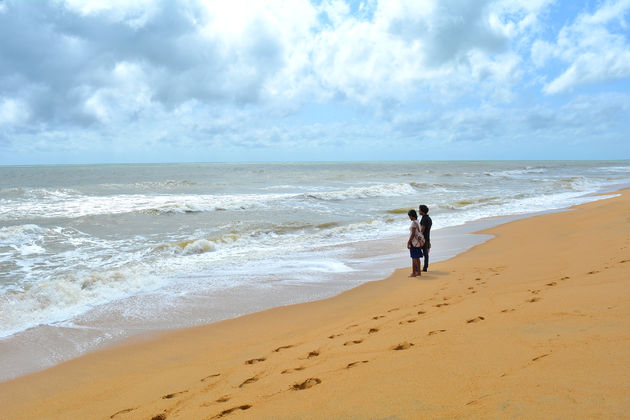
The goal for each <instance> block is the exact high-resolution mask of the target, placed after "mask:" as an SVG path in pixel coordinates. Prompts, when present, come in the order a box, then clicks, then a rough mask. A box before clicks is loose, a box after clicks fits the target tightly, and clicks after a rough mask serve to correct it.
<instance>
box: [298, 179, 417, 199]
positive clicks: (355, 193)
mask: <svg viewBox="0 0 630 420" xmlns="http://www.w3.org/2000/svg"><path fill="white" fill-rule="evenodd" d="M416 185H418V186H421V185H423V184H417V183H416ZM416 193H417V189H416V188H414V185H412V184H410V183H400V184H379V185H373V186H369V187H352V188H347V189H345V190H337V191H325V192H312V193H303V194H301V196H302V197H304V198H308V199H314V200H322V201H343V200H352V199H363V198H377V197H395V196H403V195H412V194H416Z"/></svg>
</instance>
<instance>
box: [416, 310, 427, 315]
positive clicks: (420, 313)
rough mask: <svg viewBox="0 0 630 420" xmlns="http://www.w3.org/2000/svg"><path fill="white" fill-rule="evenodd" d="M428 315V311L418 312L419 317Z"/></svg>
mask: <svg viewBox="0 0 630 420" xmlns="http://www.w3.org/2000/svg"><path fill="white" fill-rule="evenodd" d="M426 313H427V311H418V315H424V314H426Z"/></svg>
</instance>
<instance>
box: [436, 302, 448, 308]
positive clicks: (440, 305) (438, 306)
mask: <svg viewBox="0 0 630 420" xmlns="http://www.w3.org/2000/svg"><path fill="white" fill-rule="evenodd" d="M448 305H450V303H448V302H444V303H438V304H437V305H434V306H435V307H436V308H441V307H442V306H448Z"/></svg>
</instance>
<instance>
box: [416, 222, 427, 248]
mask: <svg viewBox="0 0 630 420" xmlns="http://www.w3.org/2000/svg"><path fill="white" fill-rule="evenodd" d="M415 222H416V223H415V224H416V241H418V243H419V244H420V245H418V248H422V247H423V246H424V244H425V240H424V235H423V234H422V230H421V228H420V223H418V221H417V220H415Z"/></svg>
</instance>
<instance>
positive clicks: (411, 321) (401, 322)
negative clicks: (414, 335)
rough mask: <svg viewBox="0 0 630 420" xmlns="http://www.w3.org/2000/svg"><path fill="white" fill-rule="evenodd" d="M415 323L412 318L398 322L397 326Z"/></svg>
mask: <svg viewBox="0 0 630 420" xmlns="http://www.w3.org/2000/svg"><path fill="white" fill-rule="evenodd" d="M416 321H417V319H415V318H412V319H408V320H406V321H400V322H399V323H398V324H399V325H404V324H413V323H414V322H416Z"/></svg>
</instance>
